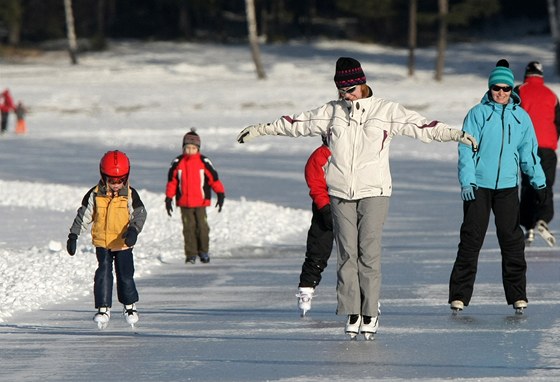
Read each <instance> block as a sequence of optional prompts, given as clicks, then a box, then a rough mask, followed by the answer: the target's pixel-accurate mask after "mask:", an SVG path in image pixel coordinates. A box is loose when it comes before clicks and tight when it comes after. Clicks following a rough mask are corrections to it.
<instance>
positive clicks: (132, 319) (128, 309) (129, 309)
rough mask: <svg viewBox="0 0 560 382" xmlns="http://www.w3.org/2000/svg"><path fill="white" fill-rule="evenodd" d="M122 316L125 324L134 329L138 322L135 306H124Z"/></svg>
mask: <svg viewBox="0 0 560 382" xmlns="http://www.w3.org/2000/svg"><path fill="white" fill-rule="evenodd" d="M123 316H124V319H125V320H126V323H127V324H129V325H130V326H132V327H134V324H136V323H137V322H138V312H137V311H136V305H135V304H131V305H125V306H124V310H123Z"/></svg>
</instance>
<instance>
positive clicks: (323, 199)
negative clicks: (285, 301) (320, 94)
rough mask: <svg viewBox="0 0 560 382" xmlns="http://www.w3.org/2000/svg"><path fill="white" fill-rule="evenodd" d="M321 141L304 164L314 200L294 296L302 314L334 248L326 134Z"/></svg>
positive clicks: (304, 312) (328, 151)
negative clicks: (326, 175)
mask: <svg viewBox="0 0 560 382" xmlns="http://www.w3.org/2000/svg"><path fill="white" fill-rule="evenodd" d="M322 139H323V144H322V145H321V146H319V147H318V148H317V149H316V150H314V151H313V153H312V154H311V155H310V156H309V159H308V160H307V163H306V164H305V182H306V183H307V186H308V187H309V196H311V199H312V200H313V203H312V205H311V210H312V211H313V217H312V218H311V226H310V227H309V231H308V232H307V249H306V252H305V261H304V262H303V265H302V267H301V274H300V276H299V288H298V293H297V294H296V297H297V298H298V307H299V309H300V310H301V315H302V316H305V314H306V313H307V311H309V310H310V309H311V299H312V298H313V295H314V293H315V288H316V287H317V286H318V285H319V283H320V282H321V273H323V271H324V270H325V268H326V267H327V263H328V261H329V257H330V256H331V252H332V249H333V240H334V236H333V218H332V213H331V201H330V197H329V192H328V188H327V181H326V179H325V167H326V166H327V164H328V161H329V158H330V156H331V151H330V150H329V146H328V141H327V136H325V135H323V136H322Z"/></svg>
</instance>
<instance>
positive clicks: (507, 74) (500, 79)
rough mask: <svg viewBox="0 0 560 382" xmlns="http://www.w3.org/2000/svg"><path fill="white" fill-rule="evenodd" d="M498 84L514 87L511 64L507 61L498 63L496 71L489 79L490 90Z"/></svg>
mask: <svg viewBox="0 0 560 382" xmlns="http://www.w3.org/2000/svg"><path fill="white" fill-rule="evenodd" d="M496 84H506V85H508V86H511V87H513V84H514V78H513V72H512V71H511V69H510V68H509V62H507V60H504V59H501V60H500V61H498V63H497V64H496V67H495V68H494V70H492V72H490V76H489V77H488V88H491V87H492V86H493V85H496Z"/></svg>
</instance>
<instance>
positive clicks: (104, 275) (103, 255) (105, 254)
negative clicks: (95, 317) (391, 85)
mask: <svg viewBox="0 0 560 382" xmlns="http://www.w3.org/2000/svg"><path fill="white" fill-rule="evenodd" d="M95 253H96V255H97V263H98V266H97V270H96V271H95V278H94V284H93V293H94V295H95V307H96V308H100V307H102V306H107V307H111V306H112V303H113V298H112V297H113V261H114V263H115V274H116V275H117V297H118V299H119V302H120V303H121V304H123V305H130V304H134V303H135V302H137V301H138V291H137V290H136V284H135V282H134V258H133V255H132V248H129V249H125V250H122V251H111V250H110V249H107V248H101V247H96V248H95Z"/></svg>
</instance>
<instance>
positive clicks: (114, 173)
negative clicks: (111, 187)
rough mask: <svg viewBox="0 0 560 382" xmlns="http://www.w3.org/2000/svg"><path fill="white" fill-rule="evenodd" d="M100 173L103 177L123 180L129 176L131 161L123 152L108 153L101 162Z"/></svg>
mask: <svg viewBox="0 0 560 382" xmlns="http://www.w3.org/2000/svg"><path fill="white" fill-rule="evenodd" d="M99 171H100V172H101V176H103V177H111V178H121V177H124V176H128V172H129V171H130V161H129V160H128V157H127V156H126V154H125V153H123V152H122V151H119V150H115V151H107V152H106V153H105V155H103V158H101V162H99Z"/></svg>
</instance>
